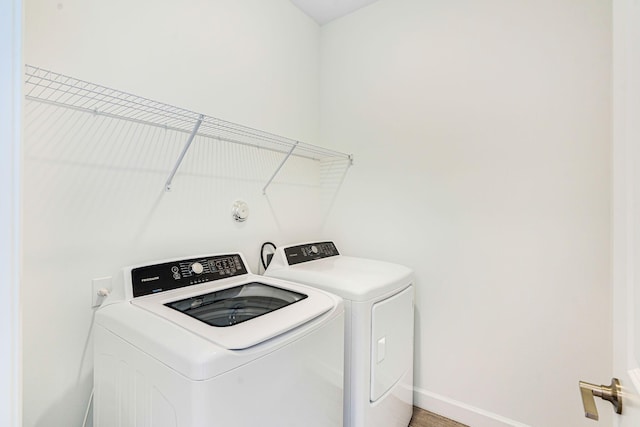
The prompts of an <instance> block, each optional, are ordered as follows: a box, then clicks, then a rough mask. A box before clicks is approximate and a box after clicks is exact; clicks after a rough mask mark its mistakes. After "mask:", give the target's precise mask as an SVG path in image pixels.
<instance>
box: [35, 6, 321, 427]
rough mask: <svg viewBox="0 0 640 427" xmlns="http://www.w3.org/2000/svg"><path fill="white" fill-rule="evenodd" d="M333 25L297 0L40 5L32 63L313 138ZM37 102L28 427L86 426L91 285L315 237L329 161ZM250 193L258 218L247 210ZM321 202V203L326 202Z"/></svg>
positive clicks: (254, 261)
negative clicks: (166, 261)
mask: <svg viewBox="0 0 640 427" xmlns="http://www.w3.org/2000/svg"><path fill="white" fill-rule="evenodd" d="M318 43H319V28H318V26H317V24H315V23H314V22H313V21H312V20H311V19H309V18H308V17H306V16H305V15H303V14H302V12H300V11H299V10H298V9H296V8H295V7H294V6H293V5H292V4H291V3H290V2H289V1H288V0H273V1H269V2H264V1H263V0H243V1H237V0H206V1H204V0H203V1H199V0H189V1H186V2H178V1H162V2H157V1H151V0H136V1H135V2H130V1H125V0H115V1H108V2H93V1H89V2H88V1H83V0H68V1H58V0H56V1H50V0H30V1H28V2H27V3H26V41H25V57H26V62H27V63H29V64H33V65H36V66H40V67H43V68H48V69H52V70H54V71H58V72H62V73H64V74H68V75H71V76H75V77H78V78H81V79H85V80H89V81H93V82H96V83H101V84H104V85H107V86H111V87H115V88H117V89H121V90H125V91H129V92H132V93H135V94H138V95H142V96H146V97H149V98H152V99H156V100H159V101H164V102H168V103H171V104H175V105H179V106H181V107H185V108H188V109H191V110H195V111H198V112H202V113H205V114H210V115H213V116H217V117H221V118H224V119H227V120H231V121H235V122H238V123H242V124H245V125H249V126H252V127H256V128H261V129H263V130H268V131H273V132H276V133H279V134H282V135H285V136H288V137H291V138H296V139H301V140H303V141H306V142H311V143H313V142H317V141H316V140H317V138H318V133H319V123H318V109H319V84H318V81H319V79H318V73H319V64H318V46H319V45H318ZM185 140H186V135H182V134H175V133H172V132H165V131H162V130H159V129H154V128H147V127H145V126H142V125H135V124H131V123H122V122H118V121H115V120H112V119H108V118H105V117H101V116H96V117H94V116H92V115H86V114H84V113H79V112H73V111H63V110H60V109H58V108H55V107H49V106H45V105H43V104H38V103H34V102H31V101H28V102H27V103H26V106H25V143H24V153H25V160H24V228H25V233H24V242H23V243H24V270H25V276H24V281H23V286H22V292H23V294H24V301H25V303H24V426H25V427H49V426H80V425H81V423H82V418H83V415H84V411H85V407H86V404H87V401H88V398H89V394H90V391H91V386H92V384H91V372H92V357H93V355H92V342H91V339H90V331H91V323H92V314H93V310H92V309H91V307H90V302H91V299H92V295H91V280H92V279H94V278H100V277H104V276H113V277H114V280H115V275H116V274H117V272H118V271H119V269H120V268H121V267H123V266H124V265H130V264H134V263H140V262H143V261H148V260H153V259H160V258H166V257H176V256H182V255H192V254H196V253H215V252H229V251H242V252H244V253H245V255H247V256H248V258H249V261H250V263H251V268H252V269H254V270H256V269H257V265H258V254H257V252H258V249H259V247H260V244H261V243H262V242H263V241H264V240H273V241H275V242H276V243H278V244H279V243H282V242H284V241H291V240H294V239H312V238H315V237H316V236H317V235H318V234H319V228H320V223H321V218H320V217H319V216H318V215H317V214H314V213H313V211H314V209H310V208H313V207H315V206H316V201H317V199H318V192H319V189H318V187H317V185H318V175H319V166H318V165H315V166H314V165H311V166H309V165H307V164H306V163H305V162H297V161H293V162H291V163H289V164H288V165H287V166H286V167H285V170H283V172H282V175H279V176H278V178H277V179H276V182H275V183H274V184H273V185H272V186H271V187H270V188H269V190H268V195H267V196H266V197H265V196H263V195H262V187H263V185H264V184H265V182H266V180H267V179H268V178H269V176H270V175H271V173H272V172H273V171H274V170H275V168H276V166H277V165H278V163H279V161H280V159H281V158H282V156H281V155H277V154H273V153H262V152H258V151H256V150H247V149H241V148H237V147H232V146H229V145H225V144H215V143H211V142H207V141H204V140H201V139H200V138H197V139H196V140H195V141H194V144H193V147H192V149H191V151H190V152H189V153H188V155H187V157H186V158H185V162H184V164H183V166H182V167H181V169H180V170H179V172H178V175H177V176H176V178H175V179H174V185H173V189H172V191H171V192H169V193H165V192H164V191H163V187H164V182H165V180H166V179H167V176H168V173H169V171H170V170H171V168H172V166H173V162H175V160H176V159H177V157H178V154H179V152H180V150H181V148H182V145H183V144H184V142H185ZM236 198H242V199H244V200H245V201H247V202H248V204H249V209H250V216H249V219H248V221H247V222H246V223H243V224H237V223H235V222H233V221H232V219H231V206H232V203H233V201H234V200H235V199H236ZM310 210H311V212H310Z"/></svg>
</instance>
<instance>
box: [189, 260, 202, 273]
mask: <svg viewBox="0 0 640 427" xmlns="http://www.w3.org/2000/svg"><path fill="white" fill-rule="evenodd" d="M191 271H193V272H194V273H196V274H202V272H203V271H204V267H203V266H202V264H200V263H199V262H194V263H193V264H191Z"/></svg>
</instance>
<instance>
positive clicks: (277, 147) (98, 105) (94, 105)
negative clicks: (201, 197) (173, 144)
mask: <svg viewBox="0 0 640 427" xmlns="http://www.w3.org/2000/svg"><path fill="white" fill-rule="evenodd" d="M25 97H26V99H28V100H32V101H39V102H43V103H46V104H51V105H56V106H59V107H65V108H70V109H74V110H78V111H84V112H87V113H91V114H96V115H102V116H106V117H111V118H116V119H121V120H128V121H132V122H135V123H141V124H145V125H149V126H156V127H161V128H164V129H170V130H175V131H179V132H184V133H186V134H188V135H189V137H188V140H187V142H186V144H185V146H184V148H183V150H182V153H181V154H180V157H179V158H178V160H177V162H176V164H175V166H174V168H173V170H172V172H171V174H170V176H169V178H168V179H167V182H166V184H165V187H166V189H167V190H169V189H170V188H171V181H172V179H173V177H174V175H175V174H176V172H177V170H178V168H179V167H180V163H181V162H182V159H183V158H184V156H185V154H186V152H187V151H188V149H189V146H190V145H191V142H192V141H193V139H194V137H195V136H200V137H205V138H211V139H215V140H219V141H226V142H231V143H235V144H240V145H245V146H250V147H255V148H260V149H263V150H271V151H276V152H280V153H283V154H284V155H285V157H284V158H283V161H282V163H281V164H280V166H279V167H278V168H277V169H276V171H275V172H274V174H273V176H272V177H271V179H270V180H269V181H268V182H267V183H266V185H265V186H264V188H263V193H265V192H266V189H267V187H268V186H269V185H270V184H271V182H272V181H273V179H274V178H275V176H276V175H277V173H278V172H279V171H280V169H281V168H282V166H283V165H284V163H285V162H286V161H287V159H288V158H289V156H296V157H303V158H307V159H311V160H316V161H320V160H324V159H327V158H335V159H343V160H348V161H349V164H352V162H353V158H352V156H351V155H350V154H345V153H341V152H338V151H334V150H329V149H326V148H323V147H319V146H316V145H312V144H307V143H304V142H300V141H296V140H294V139H290V138H286V137H283V136H279V135H275V134H272V133H269V132H265V131H261V130H258V129H253V128H250V127H247V126H243V125H240V124H237V123H232V122H228V121H226V120H222V119H218V118H215V117H211V116H207V115H204V114H200V113H196V112H194V111H190V110H186V109H184V108H180V107H175V106H173V105H169V104H164V103H162V102H158V101H153V100H151V99H147V98H143V97H140V96H137V95H133V94H130V93H127V92H122V91H119V90H117V89H112V88H109V87H106V86H101V85H98V84H95V83H91V82H87V81H84V80H80V79H77V78H75V77H69V76H66V75H63V74H59V73H56V72H53V71H50V70H45V69H42V68H39V67H35V66H31V65H26V66H25Z"/></svg>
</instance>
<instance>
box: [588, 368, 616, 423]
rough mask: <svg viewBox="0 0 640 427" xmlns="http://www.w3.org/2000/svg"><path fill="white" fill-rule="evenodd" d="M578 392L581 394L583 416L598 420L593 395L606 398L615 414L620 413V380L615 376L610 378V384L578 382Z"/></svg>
mask: <svg viewBox="0 0 640 427" xmlns="http://www.w3.org/2000/svg"><path fill="white" fill-rule="evenodd" d="M579 385H580V394H581V395H582V406H584V416H585V417H587V418H590V419H592V420H596V421H597V420H598V409H597V408H596V402H595V401H594V399H593V396H597V397H600V398H602V399H603V400H608V401H609V402H611V404H612V405H613V409H614V411H616V414H621V413H622V399H621V397H620V381H618V379H617V378H612V379H611V385H609V386H606V385H595V384H590V383H586V382H584V381H580V382H579Z"/></svg>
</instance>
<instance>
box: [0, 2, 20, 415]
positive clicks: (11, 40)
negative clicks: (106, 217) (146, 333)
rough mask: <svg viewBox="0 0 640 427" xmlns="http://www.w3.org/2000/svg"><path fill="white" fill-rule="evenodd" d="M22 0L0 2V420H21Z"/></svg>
mask: <svg viewBox="0 0 640 427" xmlns="http://www.w3.org/2000/svg"><path fill="white" fill-rule="evenodd" d="M22 19H23V15H22V1H21V0H2V1H0V342H1V343H2V344H1V345H0V425H1V426H7V427H18V426H20V425H22V396H21V388H22V385H21V371H20V369H21V347H20V345H21V344H20V339H21V338H20V289H19V284H20V232H19V230H20V229H19V223H20V218H19V210H20V167H21V165H20V135H21V127H20V126H21V123H22V115H21V109H22V90H21V88H22Z"/></svg>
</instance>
